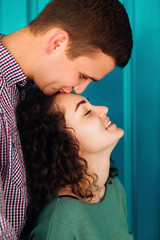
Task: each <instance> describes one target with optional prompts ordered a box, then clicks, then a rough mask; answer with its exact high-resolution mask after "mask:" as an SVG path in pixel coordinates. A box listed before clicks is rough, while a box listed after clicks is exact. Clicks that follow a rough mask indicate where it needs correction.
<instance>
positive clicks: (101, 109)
mask: <svg viewBox="0 0 160 240" xmlns="http://www.w3.org/2000/svg"><path fill="white" fill-rule="evenodd" d="M97 113H98V116H99V117H100V118H102V117H104V116H106V114H107V113H108V108H107V107H105V106H98V107H97Z"/></svg>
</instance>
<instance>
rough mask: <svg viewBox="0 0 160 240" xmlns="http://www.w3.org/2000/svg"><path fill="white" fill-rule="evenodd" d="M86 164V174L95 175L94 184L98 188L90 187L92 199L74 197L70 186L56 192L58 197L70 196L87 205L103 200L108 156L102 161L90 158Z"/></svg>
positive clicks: (107, 172)
mask: <svg viewBox="0 0 160 240" xmlns="http://www.w3.org/2000/svg"><path fill="white" fill-rule="evenodd" d="M87 162H88V173H89V174H90V175H93V174H96V176H97V177H98V178H97V182H96V186H98V188H97V187H96V186H94V185H93V186H91V187H92V188H91V189H93V192H92V193H93V198H92V199H90V198H80V197H79V196H78V195H76V194H74V193H73V192H72V190H71V186H69V185H68V186H67V187H65V188H61V189H60V190H59V191H58V192H57V194H58V195H72V196H75V197H77V198H78V199H80V200H82V201H85V202H89V203H98V202H100V201H101V200H102V199H103V198H104V196H105V192H106V182H107V179H108V177H109V168H110V156H109V157H107V158H105V159H103V160H102V159H93V158H92V159H91V158H90V160H89V161H87ZM90 163H91V164H90ZM97 163H98V164H97ZM91 166H92V168H91ZM85 177H86V178H88V180H90V181H92V178H90V177H88V176H85ZM91 184H92V183H91Z"/></svg>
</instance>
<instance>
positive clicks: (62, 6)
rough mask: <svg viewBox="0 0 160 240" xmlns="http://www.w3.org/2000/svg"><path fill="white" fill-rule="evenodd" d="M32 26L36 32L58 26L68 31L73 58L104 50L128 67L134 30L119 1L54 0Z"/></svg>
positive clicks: (70, 52)
mask: <svg viewBox="0 0 160 240" xmlns="http://www.w3.org/2000/svg"><path fill="white" fill-rule="evenodd" d="M28 26H29V28H30V30H31V32H32V33H33V34H34V35H38V34H39V35H40V34H44V33H46V32H47V31H48V30H50V29H52V28H54V27H55V28H56V27H58V28H61V29H63V30H65V31H67V32H68V34H69V44H68V49H67V55H68V57H70V58H72V59H74V58H76V57H79V56H81V55H90V54H93V53H96V51H97V50H98V49H100V50H101V51H102V52H103V53H105V54H107V55H109V56H112V57H114V58H115V60H116V65H118V66H120V67H124V66H125V65H126V64H127V62H128V60H129V59H130V56H131V51H132V46H133V41H132V31H131V27H130V23H129V19H128V15H127V13H126V10H125V8H124V6H123V5H122V4H121V3H120V2H119V1H118V0H52V1H50V2H49V3H48V4H47V5H46V7H45V8H44V9H43V11H42V12H41V13H40V14H39V15H38V17H37V18H35V19H34V20H33V21H32V22H31V23H30V24H29V25H28Z"/></svg>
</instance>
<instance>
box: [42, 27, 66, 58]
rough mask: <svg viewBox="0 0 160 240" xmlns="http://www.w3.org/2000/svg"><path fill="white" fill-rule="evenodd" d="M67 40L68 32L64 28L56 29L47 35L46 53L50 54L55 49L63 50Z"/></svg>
mask: <svg viewBox="0 0 160 240" xmlns="http://www.w3.org/2000/svg"><path fill="white" fill-rule="evenodd" d="M68 41H69V34H68V33H67V32H66V31H64V30H56V31H54V33H52V34H51V35H50V36H49V40H48V42H47V48H46V50H47V53H48V54H49V55H50V54H51V53H54V52H55V51H57V50H65V49H66V46H67V44H68Z"/></svg>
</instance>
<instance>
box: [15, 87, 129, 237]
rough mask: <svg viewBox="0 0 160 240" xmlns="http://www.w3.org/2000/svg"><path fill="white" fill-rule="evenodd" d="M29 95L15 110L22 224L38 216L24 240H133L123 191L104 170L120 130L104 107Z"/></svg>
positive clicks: (72, 97)
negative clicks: (24, 206)
mask: <svg viewBox="0 0 160 240" xmlns="http://www.w3.org/2000/svg"><path fill="white" fill-rule="evenodd" d="M32 91H34V92H32V93H31V94H30V95H29V97H26V99H25V100H24V101H23V102H21V103H20V104H19V106H18V108H17V126H18V129H19V132H20V137H21V142H22V148H23V153H24V158H25V161H26V169H27V174H28V186H29V188H30V192H31V198H32V201H31V204H30V208H29V216H28V224H30V221H31V218H32V219H34V218H35V216H36V215H37V214H38V213H39V212H40V214H39V216H38V219H37V220H36V224H35V225H34V228H33V230H32V232H31V234H30V237H29V239H33V240H36V239H37V240H41V239H43V240H45V239H47V240H51V239H53V240H62V239H65V240H71V239H76V240H90V239H92V240H101V239H102V240H105V239H107V240H112V239H113V240H116V239H117V240H128V239H133V237H132V234H131V233H130V232H129V230H128V223H127V216H126V202H125V194H124V190H123V187H122V185H121V183H120V182H119V180H118V179H117V178H115V175H116V173H117V171H116V169H115V168H114V169H113V168H110V155H111V152H112V150H113V149H114V147H115V145H116V144H117V142H118V141H119V139H120V138H121V137H122V136H123V134H124V132H123V130H122V129H120V128H117V127H116V125H115V124H114V123H112V122H111V121H110V119H109V117H108V116H107V115H106V114H107V112H108V109H107V107H101V106H93V105H91V104H90V103H89V101H88V100H87V99H86V98H85V97H82V96H80V95H76V94H73V93H71V94H65V93H58V94H55V95H53V96H45V95H43V94H42V93H41V92H40V91H39V90H38V89H36V90H32ZM44 206H45V207H44ZM42 208H43V210H41V209H42ZM40 210H41V211H40Z"/></svg>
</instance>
